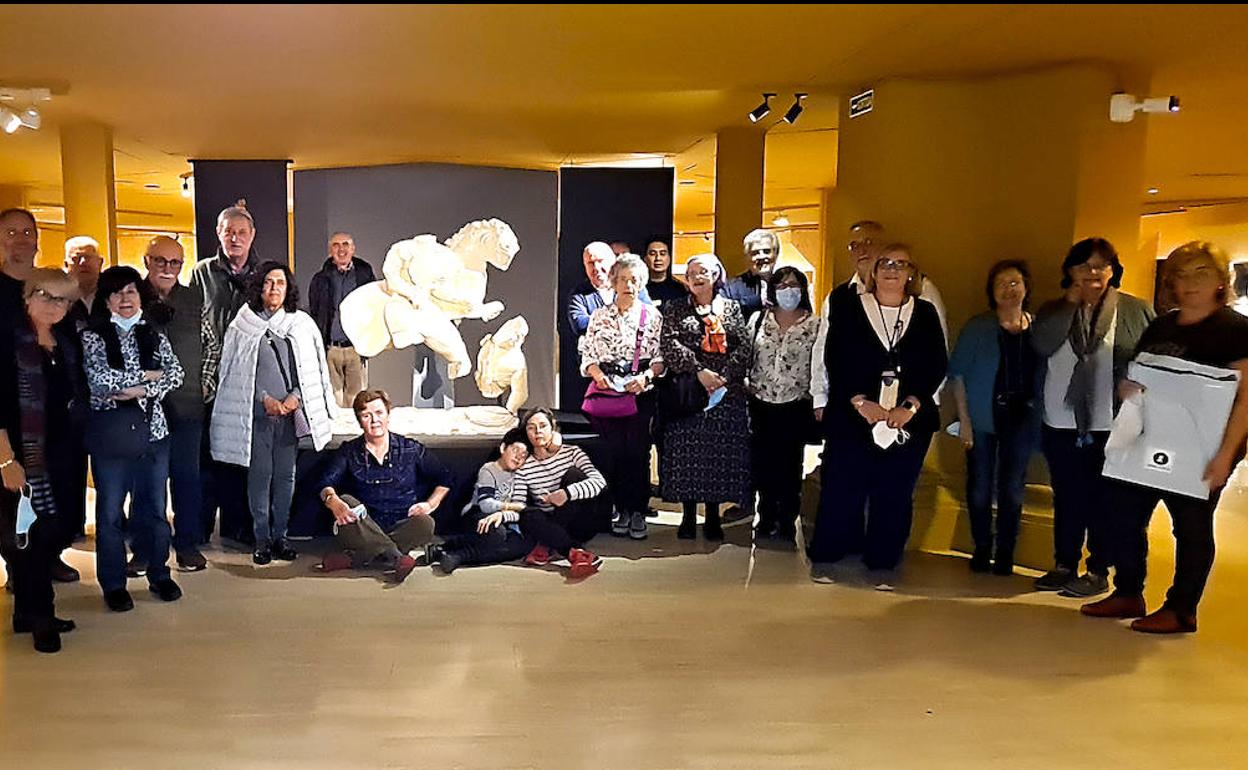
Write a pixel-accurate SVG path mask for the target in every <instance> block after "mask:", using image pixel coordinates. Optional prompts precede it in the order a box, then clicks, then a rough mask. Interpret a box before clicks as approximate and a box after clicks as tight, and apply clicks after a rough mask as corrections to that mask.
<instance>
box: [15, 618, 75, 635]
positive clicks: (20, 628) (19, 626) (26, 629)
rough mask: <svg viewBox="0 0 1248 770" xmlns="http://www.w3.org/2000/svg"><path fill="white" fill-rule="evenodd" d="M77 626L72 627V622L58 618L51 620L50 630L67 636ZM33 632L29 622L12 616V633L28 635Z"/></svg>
mask: <svg viewBox="0 0 1248 770" xmlns="http://www.w3.org/2000/svg"><path fill="white" fill-rule="evenodd" d="M77 627H78V626H76V625H74V621H72V620H61V619H60V618H52V630H53V631H56V632H57V633H59V634H67V633H69V632H70V631H73V630H74V629H75V628H77ZM34 630H35V627H34V626H33V625H31V623H30V621H29V620H27V619H26V618H23V617H18V616H17V615H14V616H13V633H15V634H29V633H31V632H33V631H34Z"/></svg>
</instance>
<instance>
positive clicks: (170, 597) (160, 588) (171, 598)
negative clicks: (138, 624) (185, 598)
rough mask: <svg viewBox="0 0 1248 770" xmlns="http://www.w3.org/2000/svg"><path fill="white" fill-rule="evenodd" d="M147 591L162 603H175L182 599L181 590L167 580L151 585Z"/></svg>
mask: <svg viewBox="0 0 1248 770" xmlns="http://www.w3.org/2000/svg"><path fill="white" fill-rule="evenodd" d="M147 590H149V591H151V592H152V593H154V594H156V596H157V597H159V598H160V600H161V601H162V602H176V601H177V600H178V599H181V598H182V589H181V588H178V584H177V583H175V582H173V581H172V580H170V579H169V578H165V579H164V580H158V581H156V582H155V583H152V584H151V585H150V586H148V587H147Z"/></svg>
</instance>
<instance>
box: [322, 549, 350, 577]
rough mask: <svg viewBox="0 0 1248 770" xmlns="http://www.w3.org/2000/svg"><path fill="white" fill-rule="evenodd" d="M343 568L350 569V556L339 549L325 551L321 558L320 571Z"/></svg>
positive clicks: (333, 570) (335, 570) (332, 570)
mask: <svg viewBox="0 0 1248 770" xmlns="http://www.w3.org/2000/svg"><path fill="white" fill-rule="evenodd" d="M344 569H351V557H350V556H347V555H346V554H345V553H342V552H341V551H339V552H338V553H327V554H325V558H324V559H321V572H337V571H339V570H344Z"/></svg>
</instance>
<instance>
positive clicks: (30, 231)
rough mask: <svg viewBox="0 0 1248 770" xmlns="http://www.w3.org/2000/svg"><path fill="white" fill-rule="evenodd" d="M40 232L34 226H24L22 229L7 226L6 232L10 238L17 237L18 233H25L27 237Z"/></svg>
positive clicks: (32, 236)
mask: <svg viewBox="0 0 1248 770" xmlns="http://www.w3.org/2000/svg"><path fill="white" fill-rule="evenodd" d="M38 232H39V231H38V230H36V229H35V228H33V227H23V228H22V229H20V230H19V229H17V228H16V227H8V228H5V231H4V234H5V235H7V236H8V237H10V238H16V237H17V236H18V235H24V236H26V237H27V238H34V237H35V234H36V233H38Z"/></svg>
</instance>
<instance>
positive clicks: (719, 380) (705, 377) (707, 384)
mask: <svg viewBox="0 0 1248 770" xmlns="http://www.w3.org/2000/svg"><path fill="white" fill-rule="evenodd" d="M698 382H700V383H702V387H704V388H706V392H707V393H711V392H713V391H716V390H719V389H720V388H722V387H724V386H725V385H727V384H728V381H727V380H725V379H724V378H723V377H720V376H719V373H718V372H713V371H711V370H710V369H699V370H698Z"/></svg>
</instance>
